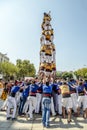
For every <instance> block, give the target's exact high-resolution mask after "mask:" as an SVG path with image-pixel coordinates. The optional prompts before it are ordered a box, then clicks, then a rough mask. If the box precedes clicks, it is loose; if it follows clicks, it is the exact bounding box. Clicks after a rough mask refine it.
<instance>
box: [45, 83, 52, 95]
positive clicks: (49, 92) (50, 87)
mask: <svg viewBox="0 0 87 130" xmlns="http://www.w3.org/2000/svg"><path fill="white" fill-rule="evenodd" d="M43 93H47V94H52V85H49V86H47V85H45V84H44V85H43Z"/></svg>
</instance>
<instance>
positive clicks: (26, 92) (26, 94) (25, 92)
mask: <svg viewBox="0 0 87 130" xmlns="http://www.w3.org/2000/svg"><path fill="white" fill-rule="evenodd" d="M28 95H29V86H28V87H27V88H26V89H24V90H23V92H22V96H23V97H26V98H27V97H28Z"/></svg>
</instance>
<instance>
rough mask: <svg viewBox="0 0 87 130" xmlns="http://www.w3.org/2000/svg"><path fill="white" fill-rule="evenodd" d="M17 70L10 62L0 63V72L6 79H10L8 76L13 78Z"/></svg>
mask: <svg viewBox="0 0 87 130" xmlns="http://www.w3.org/2000/svg"><path fill="white" fill-rule="evenodd" d="M17 71H18V69H17V67H16V66H15V65H14V64H12V63H10V62H2V63H0V73H2V74H3V75H4V77H5V78H6V79H10V77H13V78H14V77H15V76H16V73H17Z"/></svg>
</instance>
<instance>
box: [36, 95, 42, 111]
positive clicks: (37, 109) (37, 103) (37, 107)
mask: <svg viewBox="0 0 87 130" xmlns="http://www.w3.org/2000/svg"><path fill="white" fill-rule="evenodd" d="M41 99H42V94H41V93H36V108H35V113H39V111H40V103H41Z"/></svg>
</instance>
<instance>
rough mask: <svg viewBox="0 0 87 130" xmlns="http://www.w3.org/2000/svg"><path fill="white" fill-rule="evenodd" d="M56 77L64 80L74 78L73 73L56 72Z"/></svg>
mask: <svg viewBox="0 0 87 130" xmlns="http://www.w3.org/2000/svg"><path fill="white" fill-rule="evenodd" d="M56 77H60V78H63V79H67V78H73V75H72V72H67V71H66V72H59V71H57V72H56Z"/></svg>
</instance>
